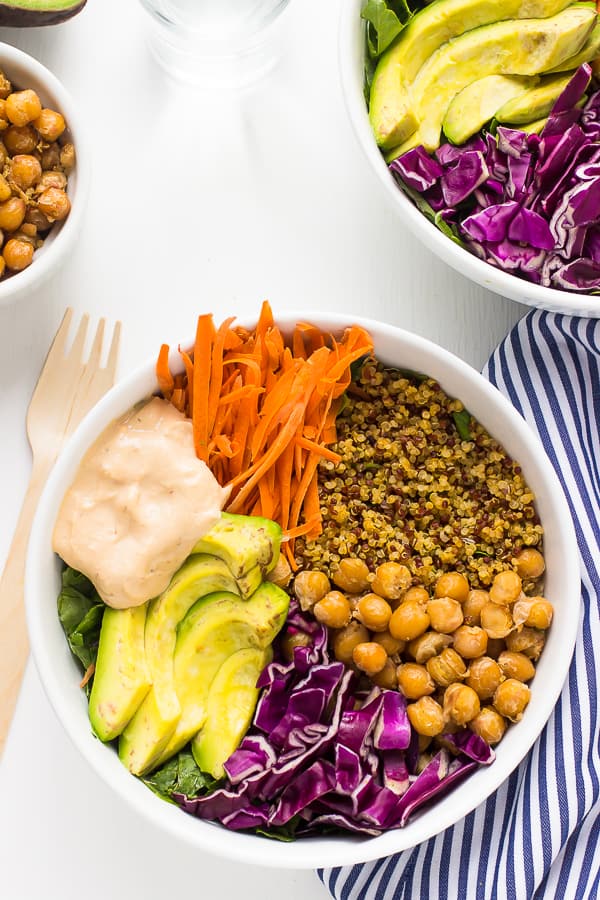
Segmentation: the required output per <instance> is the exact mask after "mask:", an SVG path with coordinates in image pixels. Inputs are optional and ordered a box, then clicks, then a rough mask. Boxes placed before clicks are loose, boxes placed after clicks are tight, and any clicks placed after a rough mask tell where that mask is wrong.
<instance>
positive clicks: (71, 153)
mask: <svg viewBox="0 0 600 900" xmlns="http://www.w3.org/2000/svg"><path fill="white" fill-rule="evenodd" d="M60 164H61V166H62V167H63V169H64V170H65V172H67V174H68V173H69V172H70V171H71V170H72V169H73V168H74V166H75V147H74V146H73V144H72V143H71V142H70V141H69V142H68V143H66V144H63V146H62V147H61V149H60Z"/></svg>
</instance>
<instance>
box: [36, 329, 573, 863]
mask: <svg viewBox="0 0 600 900" xmlns="http://www.w3.org/2000/svg"><path fill="white" fill-rule="evenodd" d="M307 319H308V320H311V321H314V322H316V324H318V325H319V326H320V327H322V328H329V329H338V328H340V329H341V328H343V327H345V326H347V325H349V324H351V323H356V324H358V325H362V326H363V327H365V328H367V329H369V330H370V331H371V333H372V334H373V336H374V338H375V341H376V346H377V342H378V340H379V341H380V342H381V341H385V340H386V339H387V340H389V341H391V343H392V344H394V345H396V344H397V343H398V342H399V343H400V344H401V345H402V346H403V348H404V351H403V352H406V348H408V349H409V350H410V352H414V353H415V354H418V355H419V356H424V357H425V358H426V359H428V362H429V363H431V361H432V360H433V361H434V362H437V363H438V364H439V366H440V367H441V368H443V369H447V370H448V373H449V377H450V375H452V376H453V377H456V378H458V379H466V381H469V382H471V387H472V389H473V390H474V391H475V392H476V393H478V394H480V395H481V403H482V406H483V403H484V399H485V401H486V404H487V402H488V401H489V407H490V409H492V408H493V409H494V410H495V415H496V414H497V415H499V416H500V417H501V418H504V419H508V421H509V423H510V427H511V429H512V434H513V436H514V435H517V438H513V437H511V440H512V439H515V440H517V439H518V440H522V441H523V442H524V443H525V445H527V446H528V447H530V448H531V452H530V459H531V461H532V465H534V464H535V467H536V471H537V473H538V474H539V476H540V480H541V481H543V483H544V485H545V487H547V489H548V496H549V498H550V500H551V504H552V507H553V509H554V512H555V521H556V523H557V525H556V527H557V528H558V529H559V530H560V537H561V544H560V545H561V547H562V548H563V553H564V565H562V566H561V569H562V570H564V571H562V572H561V578H562V579H564V588H565V590H566V596H568V597H571V596H572V597H573V598H574V600H575V602H576V603H577V608H578V609H579V604H580V602H581V592H580V582H579V555H578V547H577V542H576V538H575V529H574V527H573V523H572V520H571V515H570V512H569V507H568V505H567V501H566V499H565V495H564V493H563V490H562V487H561V485H560V482H559V480H558V476H557V475H556V473H555V471H554V468H553V467H552V464H551V463H550V460H549V458H548V457H547V455H546V453H545V451H544V449H543V446H542V444H541V442H540V440H539V438H538V437H537V435H536V434H535V432H534V431H533V430H532V429H531V427H530V426H529V425H528V423H527V422H526V421H525V419H523V418H522V417H521V415H520V414H519V413H518V412H517V410H516V409H515V408H514V407H513V406H512V404H511V403H510V402H509V401H508V399H507V398H506V397H505V396H504V395H503V394H502V393H501V392H500V391H499V390H498V389H497V388H495V387H494V386H493V385H492V384H491V383H490V382H488V381H487V380H486V379H485V378H484V377H483V376H482V375H481V374H480V373H478V372H477V371H476V370H475V369H474V368H472V367H471V366H470V365H468V364H467V363H466V362H464V361H463V360H461V359H460V358H459V357H457V356H455V355H454V354H452V353H450V352H449V351H447V350H445V349H443V348H442V347H440V346H439V345H437V344H435V343H434V342H432V341H430V340H428V339H426V338H423V337H420V336H418V335H416V334H414V333H412V332H409V331H406V330H404V329H401V328H398V327H396V326H392V325H387V324H386V323H384V322H378V321H376V320H372V319H366V318H363V317H357V316H348V315H345V314H343V313H326V312H322V313H318V314H316V313H315V314H313V313H310V312H309V313H308V314H307V313H306V312H304V313H303V312H297V311H296V312H294V311H289V312H284V313H282V314H281V315H279V314H275V320H276V321H277V323H278V324H279V325H280V326H282V327H283V328H284V329H285V328H286V327H287V328H289V327H291V326H292V325H293V324H294V323H295V322H297V321H306V320H307ZM248 321H249V320H248V319H246V318H245V319H242V320H240V322H239V324H241V325H248ZM254 321H255V319H254ZM250 324H252V322H250ZM192 345H193V339H192V340H190V341H187V342H182V344H181V346H183V347H185V346H192ZM172 352H173V353H176V352H177V351H176V348H174V350H173V351H172ZM154 365H155V357H152V359H149V360H148V361H147V362H146V363H144V364H142V365H141V366H139V367H138V368H137V369H135V370H134V371H133V372H131V373H130V374H129V375H127V376H126V377H125V378H124V379H123V380H121V381H120V382H119V383H118V384H117V385H116V386H115V387H114V388H113V389H112V390H111V391H110V392H109V393H108V394H107V395H105V397H104V398H103V399H102V400H101V401H100V402H99V403H98V404H97V406H96V407H95V408H94V410H92V412H91V413H89V414H88V416H86V418H85V419H84V420H83V422H82V423H81V424H80V426H79V427H78V429H77V430H76V432H75V433H74V434H73V436H72V437H71V438H70V440H69V442H68V444H67V445H66V447H65V448H64V450H63V452H62V453H61V455H60V457H59V459H58V460H57V463H56V464H55V467H54V469H53V471H52V473H51V475H50V477H49V479H48V482H47V484H46V487H45V489H44V492H43V494H42V497H41V499H40V503H39V505H38V509H37V512H36V516H35V519H34V523H33V527H32V531H31V537H30V541H29V546H28V553H27V560H26V574H25V602H26V614H27V624H28V630H29V634H30V640H31V647H32V652H33V657H34V661H35V664H36V667H37V669H38V672H39V674H40V680H41V682H42V684H43V687H44V690H45V692H46V694H47V696H48V699H49V701H50V703H51V705H52V707H53V708H54V711H55V713H56V715H57V717H58V719H59V721H60V722H61V724H62V725H63V727H64V729H65V730H66V732H67V734H68V736H69V738H70V739H71V741H72V743H73V744H74V745H75V746H76V747H77V749H78V750H79V752H80V753H81V755H82V756H83V757H84V759H86V760H87V762H88V763H89V764H90V765H91V767H92V768H93V769H94V770H95V772H96V774H98V775H99V777H100V778H101V779H102V781H104V782H106V783H107V787H110V788H111V789H112V790H113V791H114V792H115V793H116V794H117V795H119V797H120V798H121V799H122V800H124V801H125V802H126V803H127V804H128V805H129V806H130V807H131V808H132V809H134V810H135V811H136V812H137V813H139V814H140V815H142V816H143V817H144V818H145V819H147V820H149V821H151V822H153V824H154V825H156V827H158V828H163V829H164V830H165V831H167V832H168V833H169V834H170V835H171V836H173V837H175V838H177V839H180V840H182V841H184V842H185V843H187V844H190V845H192V846H194V847H196V848H197V849H201V850H204V851H207V852H210V853H212V854H214V855H216V856H220V857H225V858H228V859H232V860H234V861H237V862H242V863H250V864H255V865H263V866H268V867H272V868H298V869H300V868H303V869H304V868H317V867H324V868H329V867H331V866H341V865H350V864H355V863H361V862H366V861H369V860H372V859H376V858H380V857H385V856H389V855H391V854H393V853H395V852H399V851H401V850H405V849H408V848H410V847H414V846H415V845H417V844H419V843H421V842H422V841H424V840H427V839H429V838H431V837H433V836H435V835H437V834H439V833H440V832H441V831H443V830H445V829H446V828H447V827H449V826H451V825H454V824H457V823H459V822H460V820H461V819H462V818H464V816H466V815H467V814H468V813H470V812H471V811H472V810H473V809H474V808H475V807H477V806H478V805H479V804H480V803H482V802H483V801H484V800H485V799H486V798H487V797H488V796H490V795H491V794H492V793H493V792H494V791H495V790H497V789H498V788H499V787H500V785H501V784H502V783H503V782H504V781H505V780H506V778H508V776H509V775H510V774H511V772H512V771H514V769H515V768H516V767H517V765H519V763H520V762H521V761H522V760H523V758H524V757H525V755H526V754H527V753H528V752H529V750H530V749H531V747H532V745H533V743H534V742H535V740H536V739H537V738H538V736H539V734H540V733H541V731H542V729H543V728H544V726H545V724H546V722H547V720H548V718H549V717H550V715H551V713H552V710H553V708H554V706H555V704H556V702H557V700H558V697H559V694H560V692H561V690H562V688H563V685H564V682H565V680H566V678H567V673H568V668H569V665H570V661H571V657H572V654H573V650H574V646H575V640H576V635H577V628H578V621H579V615H573V616H571V617H570V618H569V617H565V618H566V622H565V623H564V626H563V627H562V628H561V632H560V646H561V652H564V651H566V652H564V655H563V656H562V657H561V659H560V660H559V661H556V660H553V661H552V665H551V668H550V667H549V669H548V671H550V672H551V673H552V679H553V680H552V684H551V686H550V687H548V685H546V684H545V685H544V690H543V691H542V692H541V693H538V695H537V700H536V704H537V705H536V709H537V717H536V726H535V727H533V718H530V719H529V720H527V717H524V719H523V720H522V722H521V723H519V725H518V726H513V729H514V728H519V729H520V731H519V732H518V736H517V738H513V739H512V742H511V743H510V744H509V745H507V746H509V747H512V746H513V744H517V743H518V749H517V752H516V753H513V754H512V756H511V758H510V759H509V755H510V754H509V751H508V750H507V751H506V753H505V754H504V755H503V754H500V756H499V757H497V758H496V761H495V762H494V764H493V766H491V767H489V768H484V767H482V768H480V769H479V770H477V771H475V772H474V773H472V774H471V775H470V776H469V778H468V779H467V780H466V781H465V782H464V783H463V785H464V784H468V785H470V786H471V790H470V791H466V792H465V791H464V790H463V791H462V792H459V793H457V792H456V791H453V792H452V794H451V795H449V796H451V797H452V798H453V803H451V804H448V803H446V804H445V806H444V807H443V808H442V809H440V806H441V803H443V800H442V801H440V804H437V805H434V806H433V807H432V808H431V809H429V810H426V811H424V812H423V813H421V814H420V815H419V816H418V817H417V818H416V819H415V820H413V821H411V822H410V823H409V824H408V825H407V826H405V827H404V828H401V829H394V830H390V831H388V832H384V833H383V834H382V835H380V836H378V837H374V838H356V837H352V836H347V835H342V836H335V837H310V838H302V839H301V840H299V841H296V842H292V843H289V844H288V843H281V842H277V847H278V850H277V853H272V852H270V849H271V846H272V844H271V843H270V842H269V841H267V840H266V839H265V847H264V852H261V845H260V844H259V843H257V839H256V836H255V835H252V834H241V833H237V832H230V831H226V830H225V829H223V827H222V826H220V825H218V824H215V823H211V822H204V821H201V820H198V819H195V818H193V817H191V816H187V815H185V814H183V813H182V812H181V810H179V809H178V808H177V807H175V806H171V805H170V804H168V803H165V802H164V801H162V800H161V801H160V805H159V804H158V798H157V797H155V796H154V794H153V793H152V792H151V791H149V790H148V789H147V787H146V786H145V785H144V784H143V783H142V782H141V781H140V780H139V779H136V778H132V777H131V775H130V774H129V772H128V771H127V770H126V769H125V768H124V767H123V766H122V765H121V764H120V762H119V761H118V758H117V757H116V754H114V753H106V749H105V747H104V746H103V745H102V744H101V743H100V741H98V740H97V739H95V738H94V737H93V736H92V733H91V729H90V727H89V720H87V702H86V703H85V707H84V711H85V721H86V723H87V727H85V728H82V727H81V724H80V721H79V720H80V719H81V718H82V716H81V713H80V712H79V708H81V701H80V700H78V701H77V703H78V712H77V714H76V715H73V714H72V713H71V711H70V708H69V697H70V696H71V691H70V690H66V689H65V684H64V681H65V679H64V678H62V677H61V676H60V674H59V669H60V666H58V665H57V660H56V653H55V650H53V649H52V641H51V640H46V634H47V632H46V630H45V628H44V624H43V618H44V599H45V598H46V597H47V594H48V589H47V582H45V581H44V580H43V576H42V577H41V580H40V575H39V572H38V565H37V560H38V559H42V556H40V554H44V553H45V554H47V555H48V556H49V557H50V556H52V557H54V555H53V554H52V553H51V551H50V554H48V551H49V549H50V548H49V547H48V543H49V541H48V535H49V530H50V529H51V525H50V523H51V522H53V521H54V515H55V513H56V509H57V507H58V503H59V502H60V499H61V498H62V495H63V494H64V489H65V488H64V485H66V484H68V483H70V481H71V480H72V473H73V471H74V467H75V466H76V464H77V462H78V460H79V459H80V457H81V455H82V453H83V452H85V450H86V449H87V448H88V447H89V446H90V445H91V443H92V441H93V440H94V438H95V437H96V436H97V435H98V434H99V433H100V430H101V429H102V428H104V427H105V426H106V425H107V424H108V423H109V422H110V421H112V420H114V418H115V417H116V416H118V415H120V414H121V413H122V412H125V411H126V409H128V408H129V407H130V406H132V405H133V403H135V402H136V401H138V400H139V399H140V398H141V397H144V396H148V395H149V394H150V393H151V391H152V390H156V382H155V377H154ZM430 374H432V373H430ZM433 377H437V376H436V375H435V374H433ZM442 381H443V379H442ZM465 384H466V382H465ZM442 387H444V385H443V384H442ZM477 417H478V418H479V419H480V418H481V417H480V416H479V415H478V416H477ZM558 523H559V524H558ZM42 567H43V563H42ZM46 614H47V615H48V616H50V610H49V609H48V610H47V613H46ZM52 614H53V616H54V620H55V621H54V623H53V626H52V627H53V628H54V629H55V630H56V628H57V627H58V628H59V629H60V625H58V617H57V616H56V613H55V607H53V609H52ZM61 637H62V641H63V642H64V647H65V648H66V646H67V645H66V641H65V640H64V635H62V631H61ZM67 654H68V648H67ZM543 659H544V656H543V655H542V660H543ZM75 691H76V692H77V693H78V695H79V696H80V697H83V693H82V692H81V691H80V690H79V688H78V687H77V683H76V682H75V685H74V691H73V695H74V694H75ZM84 700H85V698H84ZM510 733H511V734H514V733H515V732H514V731H513V730H512V729H511V732H510ZM507 739H508V738H505V741H506V740H507ZM115 761H116V763H115ZM224 835H225V836H226V840H224V839H223V838H224ZM413 835H414V836H413Z"/></svg>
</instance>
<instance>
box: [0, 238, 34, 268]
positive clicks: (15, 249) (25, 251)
mask: <svg viewBox="0 0 600 900" xmlns="http://www.w3.org/2000/svg"><path fill="white" fill-rule="evenodd" d="M2 256H3V257H4V262H5V263H6V268H7V269H10V270H11V271H12V272H21V271H22V270H23V269H26V268H27V266H29V265H31V261H32V259H33V246H32V245H31V244H30V243H29V242H28V241H17V240H15V239H14V238H11V239H10V240H9V241H7V242H6V244H5V245H4V247H3V249H2Z"/></svg>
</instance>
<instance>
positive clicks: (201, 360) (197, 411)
mask: <svg viewBox="0 0 600 900" xmlns="http://www.w3.org/2000/svg"><path fill="white" fill-rule="evenodd" d="M213 340H214V325H213V319H212V315H210V314H207V315H203V316H199V317H198V325H197V328H196V340H195V343H194V377H193V391H194V395H193V401H192V425H193V427H194V447H195V448H196V456H197V457H198V459H202V460H204V462H208V434H209V430H208V392H209V386H210V369H211V356H212V348H213Z"/></svg>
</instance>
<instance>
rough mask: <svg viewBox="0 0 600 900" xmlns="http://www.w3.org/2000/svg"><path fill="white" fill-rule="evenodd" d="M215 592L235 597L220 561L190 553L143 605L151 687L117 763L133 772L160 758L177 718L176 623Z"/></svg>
mask: <svg viewBox="0 0 600 900" xmlns="http://www.w3.org/2000/svg"><path fill="white" fill-rule="evenodd" d="M219 590H221V591H223V590H225V591H229V592H231V593H235V594H237V593H238V590H237V585H236V583H235V579H234V578H233V575H232V574H231V572H230V571H229V569H228V568H227V566H226V565H225V563H224V562H223V560H221V559H217V557H215V556H208V555H206V554H198V555H193V556H190V557H188V559H187V560H186V561H185V563H184V564H183V565H182V566H181V568H180V569H179V570H178V571H177V572H176V573H175V575H174V576H173V578H172V579H171V581H170V583H169V587H168V588H167V590H166V591H164V592H163V593H162V594H161V595H160V596H159V597H157V598H156V599H155V600H152V601H151V603H150V605H149V608H148V616H147V619H146V632H145V651H146V661H147V664H148V669H149V671H150V677H151V681H152V687H151V688H150V691H149V692H148V694H147V696H146V698H145V699H144V702H143V703H142V704H141V706H140V707H139V709H138V710H137V712H136V714H135V716H134V717H133V719H132V720H131V722H129V724H128V725H127V728H126V729H125V731H124V733H123V735H122V736H121V741H120V745H119V755H120V756H121V759H122V761H123V762H124V763H125V765H126V766H127V767H128V768H129V769H130V770H131V771H132V772H134V773H135V774H138V773H139V772H143V771H146V770H147V768H148V767H149V766H151V765H152V762H153V760H154V759H155V758H157V757H158V756H160V754H161V753H162V751H163V750H164V748H165V746H166V745H167V742H168V741H169V738H170V737H171V735H172V734H173V732H174V730H175V726H176V724H177V721H178V719H179V716H180V714H181V707H180V705H179V700H178V699H177V693H176V691H175V681H174V678H173V653H174V652H175V641H176V629H177V625H178V624H179V622H180V621H181V620H182V619H183V617H184V616H185V614H186V613H187V611H188V610H189V609H190V607H191V606H193V605H194V603H195V602H196V601H197V600H198V598H199V597H204V596H205V595H206V594H212V593H213V592H214V591H219Z"/></svg>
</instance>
